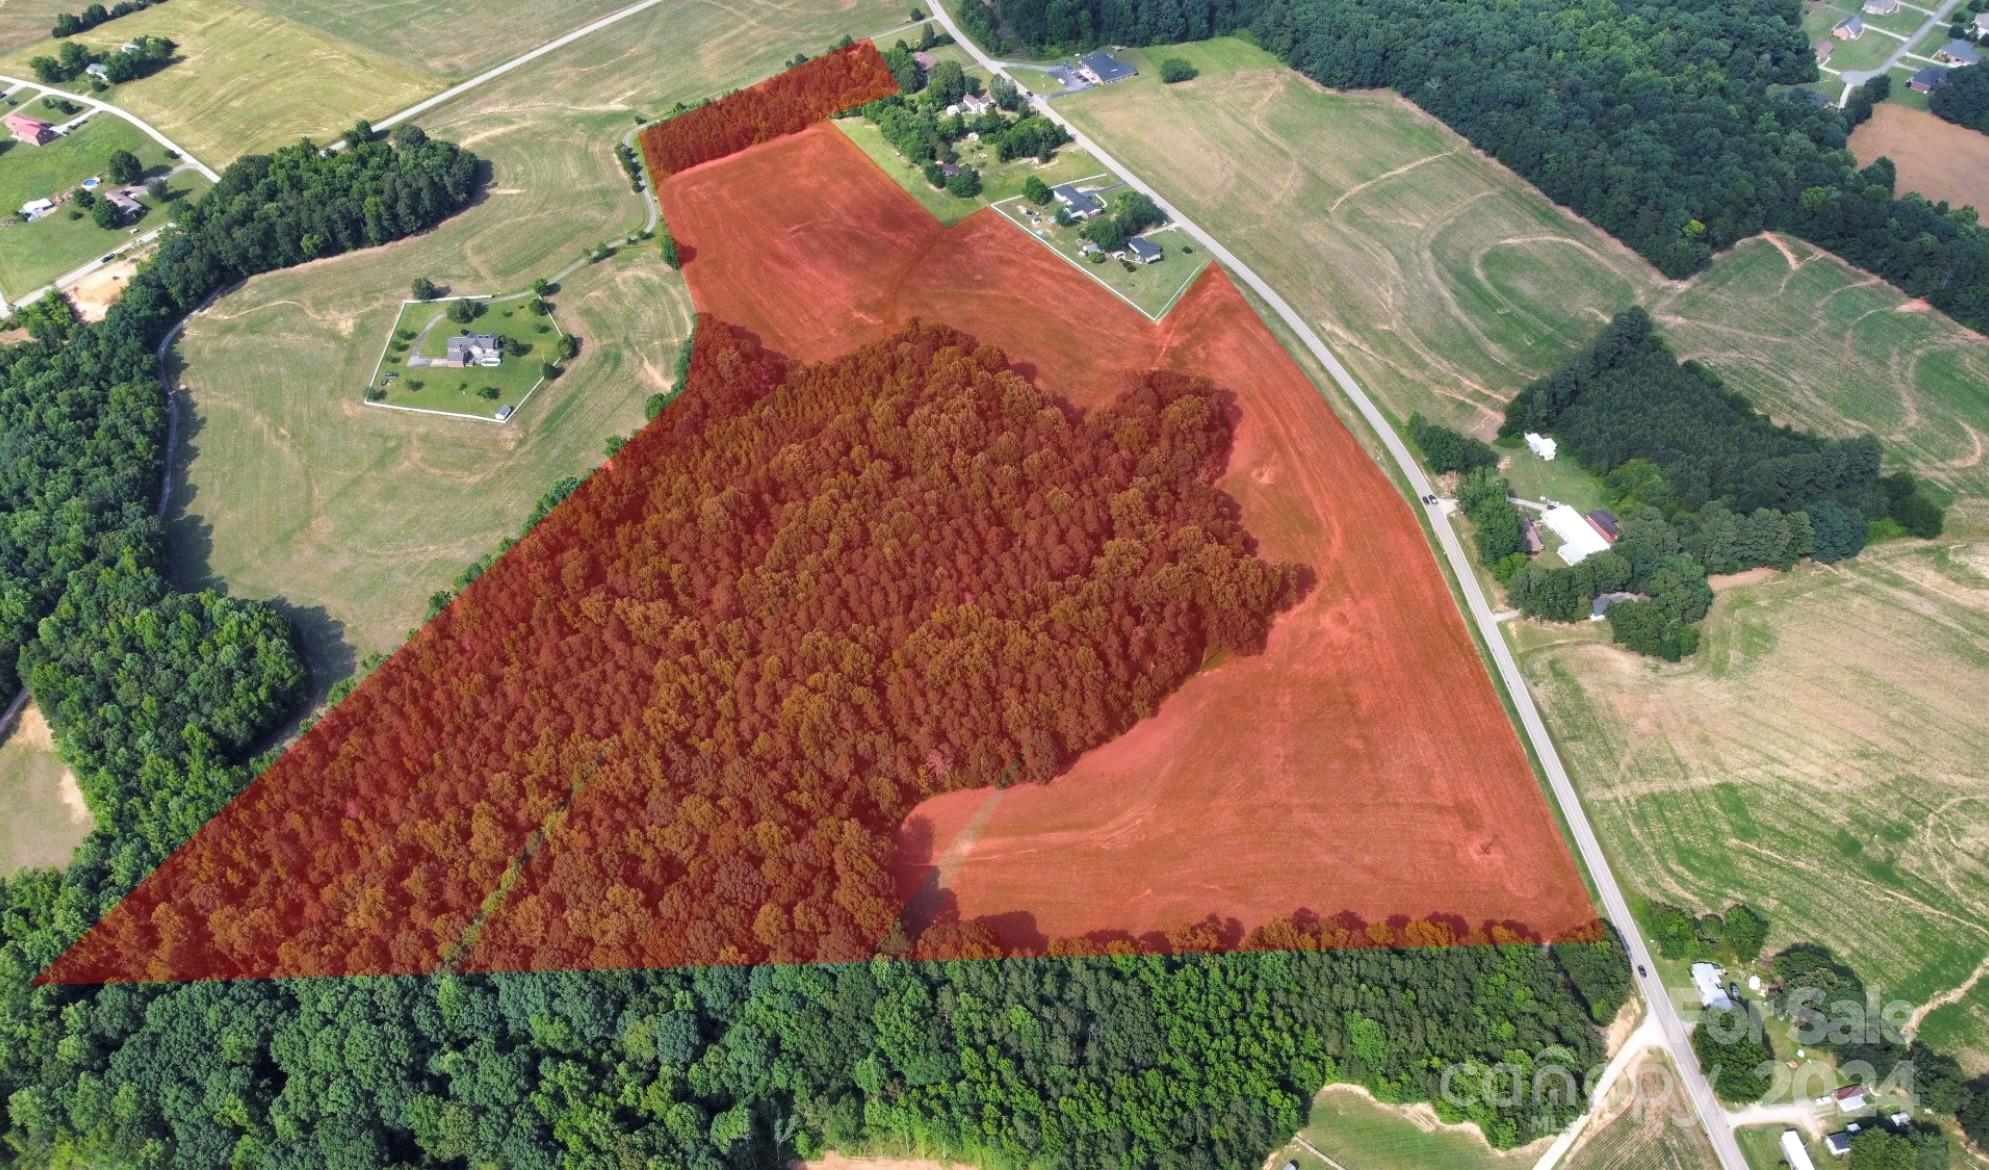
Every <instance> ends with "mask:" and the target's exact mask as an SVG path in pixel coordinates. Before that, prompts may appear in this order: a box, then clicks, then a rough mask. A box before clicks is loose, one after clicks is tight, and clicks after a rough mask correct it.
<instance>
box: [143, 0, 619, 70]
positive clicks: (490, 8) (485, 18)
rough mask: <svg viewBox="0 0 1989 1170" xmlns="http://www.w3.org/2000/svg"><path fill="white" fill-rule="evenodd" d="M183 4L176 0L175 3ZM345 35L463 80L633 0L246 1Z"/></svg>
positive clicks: (349, 40)
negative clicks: (542, 0) (550, 1)
mask: <svg viewBox="0 0 1989 1170" xmlns="http://www.w3.org/2000/svg"><path fill="white" fill-rule="evenodd" d="M176 2H177V0H176ZM242 2H243V3H245V4H247V5H248V6H249V7H251V8H257V9H261V10H262V11H264V12H268V13H270V14H272V15H275V16H281V17H285V18H287V19H289V20H293V21H296V22H297V23H299V24H305V25H309V26H311V27H312V28H315V29H318V30H319V31H321V32H325V33H328V34H330V35H331V36H334V37H337V38H338V39H339V40H342V41H345V42H347V43H349V44H353V45H357V46H360V47H362V48H365V49H368V50H372V51H377V52H380V53H384V54H386V55H387V56H389V57H392V58H394V59H395V60H399V61H408V62H412V63H414V64H416V65H418V66H420V67H421V68H422V69H425V70H427V71H429V72H430V73H434V74H437V75H439V76H442V77H446V78H449V79H450V80H452V81H453V80H459V79H461V78H463V77H467V76H469V75H471V74H474V73H477V72H479V71H480V70H483V69H487V68H489V67H491V66H493V65H496V64H498V63H500V62H502V61H508V60H510V59H511V58H513V57H515V56H517V55H518V54H520V53H523V52H525V51H527V50H529V49H532V48H534V47H535V46H538V45H542V44H544V43H545V42H547V41H549V40H552V39H553V38H554V37H557V36H559V35H560V34H561V33H564V32H567V31H569V30H571V29H576V28H579V27H580V26H581V25H584V24H586V23H588V22H589V21H592V20H596V19H598V18H600V17H603V16H606V15H607V14H608V13H610V12H613V11H615V10H616V9H618V8H626V7H627V6H628V5H629V4H630V3H632V2H633V0H560V2H559V3H557V4H545V3H537V2H534V0H242Z"/></svg>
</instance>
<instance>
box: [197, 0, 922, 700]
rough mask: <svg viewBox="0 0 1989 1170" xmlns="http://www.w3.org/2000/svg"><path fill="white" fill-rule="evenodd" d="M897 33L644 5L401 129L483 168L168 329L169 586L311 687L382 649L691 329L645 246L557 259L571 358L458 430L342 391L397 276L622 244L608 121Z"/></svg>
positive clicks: (823, 10)
mask: <svg viewBox="0 0 1989 1170" xmlns="http://www.w3.org/2000/svg"><path fill="white" fill-rule="evenodd" d="M182 2H184V0H172V4H179V3H182ZM172 4H169V5H167V7H168V8H170V7H171V6H172ZM902 18H903V13H902V12H901V11H900V9H899V8H898V7H897V6H895V5H892V6H890V7H888V8H887V7H885V6H884V5H883V4H881V3H869V4H865V5H862V6H859V7H852V6H850V5H848V4H844V3H841V2H839V0H829V2H826V3H822V4H820V5H818V6H815V7H812V8H804V7H800V6H794V5H790V6H787V7H784V8H781V9H772V8H768V9H757V10H756V9H753V8H751V7H750V6H745V5H738V6H733V5H720V4H710V3H695V2H693V3H686V4H683V5H677V6H670V7H666V8H657V9H652V10H650V11H647V12H644V13H641V14H639V15H637V16H634V17H631V18H630V19H628V20H626V21H623V22H621V23H620V24H617V25H615V26H613V27H612V28H610V29H608V30H605V31H603V32H601V33H600V34H598V35H597V37H596V38H590V39H589V40H586V41H583V42H580V43H579V44H576V45H573V46H570V47H568V48H566V49H563V50H561V51H560V52H557V53H553V54H549V55H547V56H546V57H543V58H540V59H539V60H537V61H534V62H533V63H532V64H530V65H529V66H527V67H525V68H522V69H520V70H518V71H517V72H515V73H512V74H509V75H507V76H505V77H504V78H502V79H500V80H498V81H496V82H493V83H491V84H490V85H488V86H485V87H483V88H481V89H478V90H476V91H474V92H473V93H472V94H470V95H469V96H467V97H466V98H464V99H463V100H462V101H460V102H456V103H452V104H451V105H449V106H446V107H443V108H441V109H439V110H437V111H435V112H434V113H433V114H432V115H430V116H429V117H427V118H425V119H423V125H424V126H425V128H427V129H428V130H429V132H430V133H431V134H435V135H437V136H438V137H444V138H449V139H453V140H455V141H459V142H464V143H466V144H468V145H470V146H471V147H472V148H473V149H475V150H476V151H477V152H478V153H479V154H481V155H483V156H484V157H485V158H487V159H489V160H490V163H491V169H492V183H491V188H490V190H489V192H488V193H487V195H486V197H485V198H484V200H483V201H482V202H481V203H480V204H479V205H477V206H475V207H472V208H470V209H468V210H467V211H464V212H463V213H461V214H460V215H457V216H455V217H453V218H451V219H450V220H448V221H447V222H445V223H443V224H441V225H440V226H438V227H436V228H435V229H434V230H432V231H429V232H427V233H424V234H423V235H421V236H419V237H417V238H415V239H411V240H405V241H402V242H400V243H397V244H394V245H391V246H389V247H386V248H379V249H373V250H370V251H365V252H360V253H356V254H353V255H350V256H344V257H340V258H337V259H334V260H328V261H323V262H320V263H317V264H313V265H311V266H309V267H308V268H305V269H299V270H292V271H289V272H281V273H272V274H270V275H267V276H262V277H257V278H256V279H254V280H251V281H249V282H248V283H247V284H246V285H245V286H244V287H242V288H241V289H239V290H237V291H235V292H232V293H230V294H229V295H228V296H226V297H224V298H222V299H221V300H220V301H218V302H217V303H216V304H215V305H214V306H212V307H211V308H210V309H208V310H207V312H205V313H203V314H202V315H200V316H199V317H196V318H195V319H194V320H193V321H192V322H190V323H189V325H188V327H187V330H186V333H185V335H184V336H183V338H182V339H181V342H180V345H179V349H178V353H179V354H180V357H181V359H182V361H183V365H184V372H183V381H184V384H185V386H186V403H185V405H183V407H182V410H183V411H184V412H185V416H184V417H183V419H182V424H183V427H182V435H183V440H182V447H181V450H180V451H179V452H178V461H177V469H178V470H177V474H178V476H179V477H180V479H181V480H182V486H180V487H178V488H177V489H176V491H175V494H174V500H173V517H172V525H171V530H170V535H169V545H170V552H171V569H172V572H173V576H174V578H175V579H176V580H177V581H179V582H180V583H181V584H184V585H198V584H205V583H210V582H217V583H221V584H225V585H226V586H227V587H228V588H229V590H230V591H231V592H232V593H234V594H236V595H238V596H245V597H259V598H271V599H275V600H276V601H278V602H279V603H280V604H281V605H282V606H283V607H284V608H285V610H286V612H288V613H289V614H290V615H291V616H292V617H293V618H295V619H297V621H298V624H299V626H300V628H301V629H302V631H303V633H304V636H305V639H306V649H307V653H308V655H309V658H310V661H311V663H312V666H313V668H314V672H315V673H314V679H315V680H316V682H317V684H318V685H319V686H320V687H322V686H324V685H326V684H327V683H328V682H329V681H330V680H332V679H336V678H338V677H341V676H342V675H343V674H345V673H347V672H348V671H349V670H350V669H351V668H352V666H353V664H354V663H355V662H356V661H357V660H358V659H359V658H360V657H362V656H364V655H365V654H367V653H369V652H373V651H379V650H386V649H391V648H392V647H393V646H395V645H398V644H399V642H400V641H401V639H402V637H403V635H404V634H405V633H406V631H407V630H408V629H409V628H410V627H412V626H414V625H415V624H416V623H418V622H419V621H420V620H421V617H422V615H423V613H424V612H425V609H426V605H427V598H428V596H429V594H430V593H432V592H434V591H435V590H437V589H441V588H445V587H447V585H448V584H449V582H450V581H451V580H453V579H454V578H455V576H456V574H457V573H459V572H460V571H461V570H462V569H463V568H464V567H465V566H466V565H468V564H469V563H470V562H472V561H474V560H475V559H477V558H478V557H480V556H482V555H484V554H485V553H486V552H488V551H490V550H491V549H492V548H493V547H495V546H496V544H497V542H498V541H499V540H500V539H501V538H503V537H504V536H507V535H510V534H512V533H513V532H515V531H516V529H517V526H518V525H519V524H520V523H521V522H522V521H523V520H524V518H525V516H526V514H527V512H528V511H529V510H530V509H531V506H532V504H533V502H534V501H536V500H537V499H538V497H539V496H540V494H542V493H543V492H544V490H545V489H546V488H547V487H548V486H549V485H551V484H552V483H553V481H555V480H556V479H558V478H559V477H560V476H562V475H569V474H576V473H580V472H584V471H586V470H587V469H589V468H592V467H594V466H596V465H597V464H599V462H600V461H601V458H602V442H603V440H604V439H606V438H607V437H608V436H609V435H613V434H626V433H628V432H629V431H631V430H632V429H634V428H635V427H637V426H638V425H640V424H641V422H642V402H643V399H644V398H645V397H647V396H648V395H649V394H651V393H655V392H658V391H663V390H667V389H669V387H670V385H671V382H672V378H673V370H674V367H675V363H676V357H677V352H678V349H679V347H680V343H681V342H682V340H683V338H684V337H685V335H686V333H687V331H688V329H689V325H690V320H691V308H690V301H689V297H688V295H687V294H686V292H685V289H684V285H683V281H682V280H681V278H680V277H678V275H677V274H676V273H674V272H671V271H670V270H669V269H668V268H666V267H665V266H664V265H663V264H662V262H661V260H660V259H659V258H658V257H657V253H656V250H655V248H654V247H653V246H652V247H637V248H630V249H627V250H625V251H623V252H621V253H619V254H617V255H616V256H615V257H613V258H612V259H610V260H608V261H605V262H603V263H600V264H594V265H589V266H586V267H584V268H581V269H580V270H578V271H576V272H575V273H573V274H572V275H571V276H569V277H567V278H566V279H565V280H563V281H562V282H561V284H562V288H561V290H560V292H559V293H558V295H557V296H556V297H554V298H553V299H554V301H555V302H556V304H557V306H558V315H559V323H560V325H561V327H562V328H564V329H567V330H568V331H570V332H572V333H573V334H575V335H576V336H578V337H579V338H580V339H581V353H580V356H579V357H578V358H577V359H576V360H575V361H574V362H573V363H572V365H571V367H570V368H569V370H568V372H567V373H566V375H565V376H564V377H562V378H560V379H559V380H557V381H555V382H552V383H550V384H549V385H547V386H546V387H544V388H542V389H540V390H539V392H538V394H537V395H536V396H535V397H534V398H533V399H532V402H531V404H530V406H529V407H528V408H527V409H526V410H524V411H523V412H521V413H520V414H519V415H518V416H517V418H516V419H515V420H514V421H513V422H512V423H510V424H509V425H506V426H503V427H495V426H472V425H466V424H464V423H463V422H461V421H457V420H452V419H446V418H431V417H426V416H422V415H411V414H406V413H403V412H399V411H387V410H369V409H366V408H365V407H364V405H363V404H362V402H361V399H360V395H359V392H358V391H359V388H360V387H363V386H365V385H366V381H367V379H368V378H369V377H370V376H371V375H372V371H373V365H374V363H375V362H376V361H377V360H378V359H379V356H380V347H381V344H382V341H383V339H384V338H385V337H386V336H387V334H388V331H389V329H390V328H392V326H393V322H394V319H395V316H396V315H397V312H398V308H399V305H400V302H401V301H402V299H403V298H405V297H406V296H407V295H408V293H407V289H408V284H409V282H410V281H411V280H412V279H413V278H414V277H416V276H426V277H428V278H430V279H432V280H434V281H436V282H437V283H439V284H443V285H446V286H449V287H452V288H458V289H464V290H482V289H491V290H503V289H516V288H522V287H525V286H527V285H529V284H530V283H531V282H532V280H533V279H534V278H536V277H541V276H544V277H551V276H553V275H554V274H555V273H557V272H558V271H559V270H560V269H561V268H564V267H566V266H567V265H568V264H569V263H571V262H572V261H574V260H577V259H579V258H580V257H581V256H582V255H583V254H584V253H585V252H587V251H588V250H589V249H590V248H592V247H594V246H595V245H597V244H600V243H603V242H616V241H619V240H621V239H622V238H623V237H624V236H626V235H627V234H629V233H630V232H633V231H635V230H637V229H638V228H640V227H641V226H642V222H643V205H642V201H641V199H640V197H639V196H637V195H636V194H634V193H633V192H631V191H630V190H629V187H628V182H627V180H626V178H625V177H624V176H623V175H622V172H621V169H620V167H619V166H618V165H617V163H616V161H615V158H614V154H613V147H614V144H615V142H616V141H617V140H619V139H620V137H621V136H622V135H623V134H624V133H626V132H627V131H628V129H629V128H630V127H632V126H633V125H634V122H633V120H632V118H631V116H630V110H631V108H634V109H640V110H642V111H644V112H646V113H648V114H650V115H652V116H653V115H655V114H657V113H660V112H661V110H662V109H664V108H666V107H667V106H668V105H669V103H671V102H674V101H678V100H691V99H694V98H698V97H703V96H707V95H709V94H713V93H720V92H723V91H725V90H727V89H732V88H736V87H738V86H741V85H745V84H749V83H751V82H752V81H755V80H757V79H758V78H760V77H763V76H766V75H767V74H770V73H772V72H774V71H776V70H778V68H779V67H780V63H781V62H782V61H783V60H785V59H786V58H788V57H791V56H793V55H794V53H795V52H797V51H808V52H815V51H818V50H819V49H820V48H822V47H823V46H826V45H828V44H829V43H831V42H832V41H834V40H835V39H836V38H837V37H839V36H841V35H843V33H845V32H848V33H850V34H852V35H861V34H862V33H864V32H866V31H871V30H877V29H883V28H888V27H891V25H892V23H894V22H895V21H898V20H902ZM662 63H668V64H669V67H668V68H665V67H663V66H662Z"/></svg>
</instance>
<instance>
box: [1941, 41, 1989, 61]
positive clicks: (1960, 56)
mask: <svg viewBox="0 0 1989 1170" xmlns="http://www.w3.org/2000/svg"><path fill="white" fill-rule="evenodd" d="M1934 59H1935V60H1937V61H1946V62H1947V63H1948V64H1950V65H1973V64H1975V63H1976V62H1978V61H1980V60H1982V54H1981V53H1980V52H1979V51H1977V50H1976V48H1975V46H1974V45H1973V44H1972V43H1970V42H1968V41H1964V40H1962V39H1961V38H1960V37H1956V38H1955V39H1954V40H1951V41H1949V42H1948V43H1947V44H1945V45H1942V46H1941V47H1940V49H1939V51H1937V52H1936V53H1935V54H1934Z"/></svg>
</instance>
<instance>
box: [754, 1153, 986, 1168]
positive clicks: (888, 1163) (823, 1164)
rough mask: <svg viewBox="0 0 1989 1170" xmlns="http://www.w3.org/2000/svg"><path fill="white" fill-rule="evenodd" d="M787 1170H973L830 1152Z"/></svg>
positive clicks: (926, 1161) (950, 1164)
mask: <svg viewBox="0 0 1989 1170" xmlns="http://www.w3.org/2000/svg"><path fill="white" fill-rule="evenodd" d="M789 1170H974V1168H973V1167H971V1166H966V1165H963V1164H961V1163H959V1162H934V1161H931V1160H930V1159H926V1158H895V1157H881V1156H880V1157H872V1156H869V1155H858V1156H855V1157H852V1156H850V1155H847V1154H838V1153H836V1152H835V1151H833V1150H831V1151H830V1152H828V1153H826V1154H823V1155H822V1156H821V1157H819V1158H817V1159H815V1160H814V1161H812V1162H794V1163H791V1164H790V1166H789Z"/></svg>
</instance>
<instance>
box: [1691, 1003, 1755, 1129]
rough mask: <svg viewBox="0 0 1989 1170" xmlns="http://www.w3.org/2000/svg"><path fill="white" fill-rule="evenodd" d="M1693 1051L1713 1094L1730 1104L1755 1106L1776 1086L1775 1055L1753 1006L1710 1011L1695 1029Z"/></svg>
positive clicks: (1744, 1005)
mask: <svg viewBox="0 0 1989 1170" xmlns="http://www.w3.org/2000/svg"><path fill="white" fill-rule="evenodd" d="M1692 1052H1693V1054H1694V1055H1695V1056H1697V1057H1698V1058H1699V1068H1700V1071H1702V1072H1704V1073H1705V1074H1706V1079H1707V1080H1708V1081H1709V1082H1711V1083H1712V1086H1713V1092H1714V1093H1716V1094H1718V1095H1719V1098H1720V1100H1722V1101H1726V1102H1728V1103H1729V1104H1734V1105H1745V1104H1752V1103H1753V1102H1756V1101H1759V1100H1761V1099H1762V1098H1763V1097H1765V1096H1766V1095H1767V1094H1768V1093H1769V1091H1770V1090H1771V1089H1773V1087H1774V1081H1773V1079H1772V1078H1773V1070H1774V1065H1775V1054H1774V1053H1773V1052H1771V1051H1770V1050H1769V1048H1768V1043H1767V1040H1766V1039H1765V1032H1764V1030H1763V1027H1762V1021H1761V1015H1760V1013H1759V1012H1757V1011H1756V1010H1755V1008H1754V1006H1753V1005H1752V1004H1748V1003H1743V1004H1741V1005H1740V1006H1738V1007H1734V1008H1712V1009H1708V1010H1707V1011H1706V1012H1705V1013H1704V1014H1703V1015H1702V1016H1701V1017H1700V1020H1699V1024H1698V1026H1697V1027H1695V1028H1693V1029H1692Z"/></svg>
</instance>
